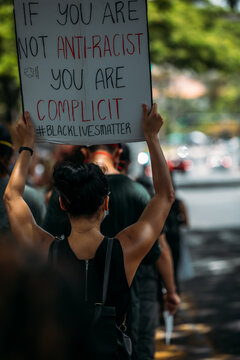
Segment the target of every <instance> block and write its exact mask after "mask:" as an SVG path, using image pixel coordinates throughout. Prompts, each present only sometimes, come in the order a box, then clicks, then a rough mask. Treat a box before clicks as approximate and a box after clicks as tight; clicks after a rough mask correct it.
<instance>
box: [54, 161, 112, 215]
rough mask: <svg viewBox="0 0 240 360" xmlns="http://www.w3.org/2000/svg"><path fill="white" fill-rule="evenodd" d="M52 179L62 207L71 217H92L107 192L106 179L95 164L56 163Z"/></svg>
mask: <svg viewBox="0 0 240 360" xmlns="http://www.w3.org/2000/svg"><path fill="white" fill-rule="evenodd" d="M53 179H54V185H55V187H56V188H57V190H58V191H59V193H60V196H61V198H62V202H63V205H64V207H65V208H66V210H67V211H68V212H69V214H70V215H71V216H73V217H78V216H81V215H87V216H92V215H94V214H95V213H96V212H97V210H98V208H99V206H100V205H102V204H103V201H104V199H105V197H106V196H107V195H108V192H109V188H108V182H107V178H106V176H105V175H104V173H103V172H102V170H101V169H100V167H99V166H97V165H95V164H79V163H74V162H69V161H66V162H62V163H58V164H56V165H55V167H54V171H53Z"/></svg>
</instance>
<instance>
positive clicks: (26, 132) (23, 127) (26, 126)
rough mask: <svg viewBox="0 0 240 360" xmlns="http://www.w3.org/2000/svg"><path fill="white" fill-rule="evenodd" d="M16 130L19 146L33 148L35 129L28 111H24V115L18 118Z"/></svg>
mask: <svg viewBox="0 0 240 360" xmlns="http://www.w3.org/2000/svg"><path fill="white" fill-rule="evenodd" d="M16 130H17V133H18V135H19V139H20V141H21V146H28V147H30V148H33V146H34V142H35V129H34V126H33V123H32V121H31V118H30V114H29V112H28V111H25V112H24V115H22V116H21V117H20V118H19V120H18V123H17V126H16Z"/></svg>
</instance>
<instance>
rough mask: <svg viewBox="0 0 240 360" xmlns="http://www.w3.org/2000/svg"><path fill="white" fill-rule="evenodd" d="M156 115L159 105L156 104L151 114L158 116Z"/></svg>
mask: <svg viewBox="0 0 240 360" xmlns="http://www.w3.org/2000/svg"><path fill="white" fill-rule="evenodd" d="M156 113H157V104H156V103H154V104H153V106H152V111H151V114H156Z"/></svg>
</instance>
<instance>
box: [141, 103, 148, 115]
mask: <svg viewBox="0 0 240 360" xmlns="http://www.w3.org/2000/svg"><path fill="white" fill-rule="evenodd" d="M142 108H143V117H147V116H148V106H147V105H146V104H142Z"/></svg>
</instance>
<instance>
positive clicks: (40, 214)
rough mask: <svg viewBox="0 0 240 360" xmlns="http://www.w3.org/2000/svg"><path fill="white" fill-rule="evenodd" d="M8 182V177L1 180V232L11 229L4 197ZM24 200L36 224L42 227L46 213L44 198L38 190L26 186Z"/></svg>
mask: <svg viewBox="0 0 240 360" xmlns="http://www.w3.org/2000/svg"><path fill="white" fill-rule="evenodd" d="M8 180H9V178H8V177H6V178H2V179H0V230H9V229H10V224H9V221H8V216H7V211H6V208H5V205H4V202H3V195H4V192H5V189H6V187H7V184H8ZM23 199H24V200H25V202H26V203H27V204H28V206H29V208H30V210H31V212H32V214H33V217H34V219H35V221H36V223H37V224H38V225H40V226H41V224H42V222H43V218H44V216H45V213H46V205H45V201H44V197H43V196H42V194H41V193H40V192H38V191H37V190H36V189H33V188H31V187H30V186H28V185H26V186H25V189H24V193H23Z"/></svg>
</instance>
